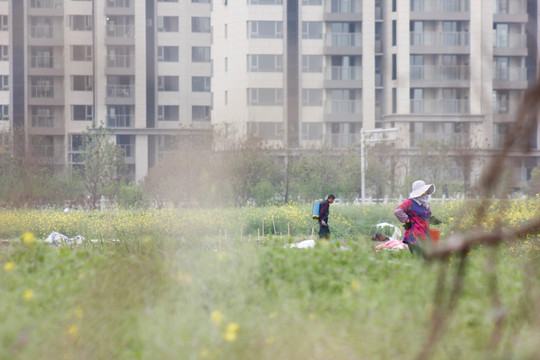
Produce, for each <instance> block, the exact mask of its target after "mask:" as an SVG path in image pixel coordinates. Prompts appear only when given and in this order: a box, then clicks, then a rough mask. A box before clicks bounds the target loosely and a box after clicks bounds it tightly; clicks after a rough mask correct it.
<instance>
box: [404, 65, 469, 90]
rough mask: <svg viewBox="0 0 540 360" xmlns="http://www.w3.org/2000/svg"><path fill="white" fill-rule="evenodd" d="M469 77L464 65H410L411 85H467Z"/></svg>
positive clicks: (467, 67)
mask: <svg viewBox="0 0 540 360" xmlns="http://www.w3.org/2000/svg"><path fill="white" fill-rule="evenodd" d="M469 79H470V70H469V66H466V65H442V66H438V65H411V87H468V86H469ZM441 82H444V83H442V84H441Z"/></svg>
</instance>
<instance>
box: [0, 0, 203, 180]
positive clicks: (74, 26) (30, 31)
mask: <svg viewBox="0 0 540 360" xmlns="http://www.w3.org/2000/svg"><path fill="white" fill-rule="evenodd" d="M209 13H210V4H209V1H208V0H206V1H204V0H199V1H196V0H193V1H189V2H188V1H178V0H145V1H139V0H137V1H136V0H10V1H6V0H4V1H0V26H1V27H0V55H1V58H0V83H1V84H2V88H1V89H0V111H1V112H0V114H1V115H2V118H1V120H3V121H0V122H1V123H2V124H3V125H4V124H6V125H5V126H4V127H6V126H7V127H9V124H10V123H11V124H12V125H13V128H14V129H23V130H24V134H25V149H26V151H27V152H29V153H30V154H31V155H32V156H35V157H38V158H41V159H43V160H44V161H46V162H48V163H49V164H51V165H54V166H56V167H57V168H63V167H65V166H77V165H78V164H79V163H80V159H81V158H80V152H81V145H82V143H81V140H82V137H81V134H82V133H83V132H84V131H86V130H87V128H88V127H89V126H91V125H92V121H93V120H95V122H96V123H97V125H99V124H103V125H105V126H106V127H108V128H110V129H111V130H112V134H113V136H114V139H115V141H116V143H117V144H118V145H120V146H121V147H122V148H123V149H124V150H125V160H126V163H127V164H128V166H129V169H130V175H131V177H132V178H133V179H137V180H138V179H141V178H142V177H144V176H145V175H146V174H147V172H148V169H149V168H150V167H152V166H153V164H154V163H155V162H156V161H158V160H159V158H160V157H161V156H162V155H163V154H164V153H166V152H167V151H171V150H172V146H173V144H174V143H176V142H177V141H180V142H183V141H188V140H193V139H194V138H198V139H199V140H198V141H203V140H202V139H206V138H207V137H208V136H209V135H210V133H211V127H210V106H211V93H210V75H211V73H210V70H211V69H210V61H211V60H210V30H211V28H210V17H209ZM15 145H17V144H15ZM208 146H209V145H208Z"/></svg>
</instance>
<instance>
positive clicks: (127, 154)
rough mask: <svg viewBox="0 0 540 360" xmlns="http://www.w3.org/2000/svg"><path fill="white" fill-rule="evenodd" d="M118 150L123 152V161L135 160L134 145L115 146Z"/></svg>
mask: <svg viewBox="0 0 540 360" xmlns="http://www.w3.org/2000/svg"><path fill="white" fill-rule="evenodd" d="M116 146H118V147H119V148H120V149H122V151H123V152H124V159H125V160H126V161H128V160H135V145H134V144H117V145H116Z"/></svg>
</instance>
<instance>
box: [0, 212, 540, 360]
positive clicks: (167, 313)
mask: <svg viewBox="0 0 540 360" xmlns="http://www.w3.org/2000/svg"><path fill="white" fill-rule="evenodd" d="M364 211H365V213H364V214H362V216H363V217H362V218H358V216H360V214H359V213H358V209H352V208H346V207H342V208H338V207H335V212H334V213H333V214H334V215H336V216H337V214H340V215H341V216H343V218H344V219H345V220H347V222H349V223H351V224H353V225H351V226H350V227H351V228H354V227H356V230H354V231H353V230H351V231H350V233H347V234H345V239H344V240H343V243H342V245H343V246H344V247H345V249H343V248H340V246H339V245H340V244H339V243H338V242H322V243H318V244H317V246H316V247H315V248H314V249H309V250H303V249H288V248H284V245H285V244H286V243H287V242H288V241H290V239H287V238H286V237H283V236H265V237H261V238H260V239H258V240H257V239H256V238H255V237H251V238H249V237H248V236H243V237H240V236H239V234H232V233H229V235H227V236H225V235H224V234H222V235H219V234H215V235H211V234H205V235H200V234H198V235H195V234H191V236H190V234H189V233H187V234H182V237H178V238H175V237H172V236H169V237H166V238H164V237H162V236H161V235H160V236H147V235H148V234H145V236H144V237H143V236H133V235H129V234H123V236H121V237H120V238H119V241H118V242H108V241H104V242H99V243H86V244H85V245H84V246H82V247H79V248H75V249H69V248H66V247H63V248H57V247H49V246H46V245H44V244H42V243H39V242H38V243H36V244H34V245H31V246H25V245H23V244H22V243H21V242H19V241H14V242H12V244H11V245H10V246H8V247H6V248H4V249H3V250H1V251H0V265H1V266H2V268H1V269H0V284H2V286H1V287H0V298H1V301H0V319H2V326H1V327H0V359H262V360H265V359H268V360H270V359H287V360H288V359H414V358H415V357H416V356H417V354H418V353H419V352H420V350H421V348H422V346H423V345H424V344H425V341H426V339H427V336H428V332H429V323H430V320H431V315H432V313H433V311H434V309H435V305H436V304H434V303H433V299H434V297H433V295H434V291H435V287H436V284H437V277H438V274H439V271H440V270H441V269H443V268H444V269H445V270H446V271H447V272H448V273H449V274H452V273H453V271H455V268H456V262H457V261H456V260H455V259H451V260H450V261H446V262H444V263H443V264H437V263H433V264H432V263H426V262H425V261H423V260H421V259H418V258H413V257H412V256H411V255H410V254H409V253H408V252H398V253H395V252H381V253H376V252H375V251H374V243H372V242H371V240H369V237H368V236H369V232H370V231H371V230H369V226H371V225H372V224H373V222H375V221H377V222H378V221H388V220H391V219H389V216H387V213H388V209H387V208H384V207H374V208H373V211H372V212H370V211H369V209H367V210H366V209H364ZM362 226H365V227H362ZM360 229H364V230H362V231H360ZM195 238H196V240H194V239H195ZM496 255H497V261H496V264H497V269H496V270H497V274H498V275H499V277H498V282H497V286H498V289H499V292H500V293H501V300H502V303H503V310H504V311H505V312H506V314H507V317H506V322H505V325H504V331H503V335H502V340H501V342H500V345H499V347H497V348H493V347H492V346H490V345H489V339H490V336H491V332H492V330H493V323H494V318H495V314H496V311H495V310H494V307H493V304H492V297H491V296H490V294H491V292H492V290H493V283H491V282H490V281H489V273H488V271H486V268H487V266H486V263H487V258H488V253H487V252H486V251H485V249H482V248H478V249H475V250H474V251H472V252H471V254H470V256H469V257H468V261H469V265H468V267H467V272H466V278H465V282H464V289H463V295H462V296H461V297H460V298H459V301H458V306H457V309H456V311H455V312H454V313H453V314H452V316H451V318H450V321H449V323H448V328H447V330H446V332H445V333H444V334H443V337H442V339H441V341H440V342H439V343H438V344H437V346H436V348H435V351H434V353H433V358H434V359H486V358H488V359H525V358H534V357H535V356H536V355H535V354H537V351H538V350H539V349H538V345H537V342H536V341H534V339H535V336H536V335H534V334H536V333H537V332H538V330H539V326H540V325H539V324H538V322H537V320H536V315H534V314H536V313H537V311H538V308H537V306H538V299H539V298H540V268H539V267H538V266H537V265H536V262H535V261H529V257H528V256H527V254H525V255H523V254H522V253H520V255H519V256H518V255H515V254H513V253H511V252H508V251H506V250H505V248H502V247H501V248H500V249H498V250H497V251H496ZM528 255H531V254H528ZM10 262H13V263H14V264H15V267H14V268H13V269H11V270H9V269H5V267H6V264H11V263H10ZM7 267H8V268H9V266H7ZM27 290H31V291H32V293H33V296H32V297H30V296H29V295H28V292H27V293H26V298H25V297H24V294H25V291H27ZM212 313H214V315H215V314H217V313H219V314H220V315H221V317H222V320H221V322H217V321H213V320H212ZM214 320H215V318H214ZM231 323H236V324H238V327H239V329H238V331H237V332H234V331H232V338H229V340H233V341H227V340H226V339H224V334H225V333H226V328H227V326H228V325H229V324H231ZM229 335H231V332H229Z"/></svg>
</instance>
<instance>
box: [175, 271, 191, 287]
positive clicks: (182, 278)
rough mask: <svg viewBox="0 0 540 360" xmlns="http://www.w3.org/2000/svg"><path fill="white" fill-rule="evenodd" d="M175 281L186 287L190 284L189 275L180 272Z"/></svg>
mask: <svg viewBox="0 0 540 360" xmlns="http://www.w3.org/2000/svg"><path fill="white" fill-rule="evenodd" d="M176 279H177V280H178V282H179V283H180V284H186V285H189V284H191V275H189V274H184V273H183V272H181V271H178V274H177V276H176Z"/></svg>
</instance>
